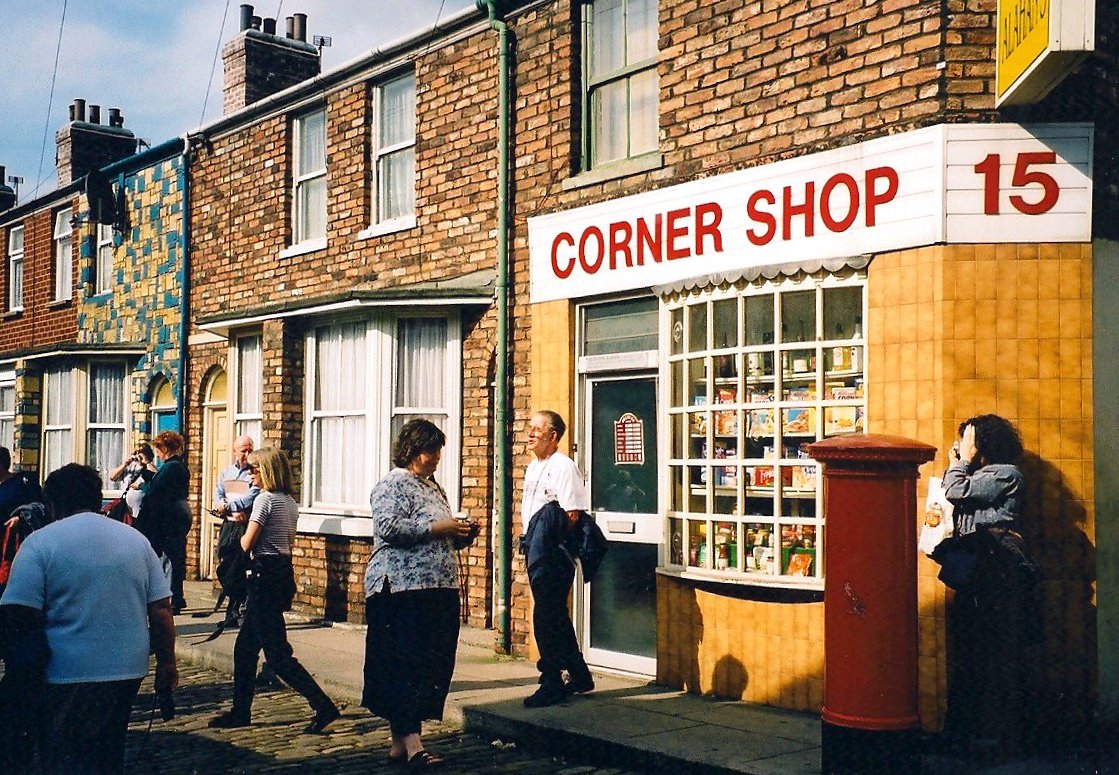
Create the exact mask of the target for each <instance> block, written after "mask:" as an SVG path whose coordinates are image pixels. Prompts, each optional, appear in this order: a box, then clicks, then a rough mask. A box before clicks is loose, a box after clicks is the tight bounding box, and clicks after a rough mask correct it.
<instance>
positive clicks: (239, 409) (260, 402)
mask: <svg viewBox="0 0 1119 775" xmlns="http://www.w3.org/2000/svg"><path fill="white" fill-rule="evenodd" d="M253 343H255V345H256V347H255V349H256V353H257V359H258V361H259V365H260V368H259V369H254V370H255V371H257V372H258V373H257V375H256V376H257V380H258V383H257V384H258V386H259V388H260V389H259V390H257V391H254V394H253V395H252V396H249V395H248V394H247V393H248V391H247V390H245V386H244V380H243V379H242V377H243V376H246V369H247V367H246V365H245V356H246V354H247V352H248V349H249V347H251V346H252V344H253ZM229 363H230V364H232V366H233V368H232V369H230V372H232V374H231V376H232V385H233V401H232V404H231V406H232V408H233V412H232V413H231V420H232V423H233V438H237V437H239V436H244V435H247V436H249V437H251V438H252V440H253V446H254V447H255V448H256V449H259V448H260V447H261V445H262V444H263V442H264V429H263V420H264V413H263V407H264V336H263V334H262V333H261V332H259V331H257V332H245V333H242V334H239V335H237V336H235V337H233V339H232V341H231V343H230V352H229ZM249 399H255V400H254V402H253V403H252V404H250V403H249ZM253 404H255V407H254V405H253Z"/></svg>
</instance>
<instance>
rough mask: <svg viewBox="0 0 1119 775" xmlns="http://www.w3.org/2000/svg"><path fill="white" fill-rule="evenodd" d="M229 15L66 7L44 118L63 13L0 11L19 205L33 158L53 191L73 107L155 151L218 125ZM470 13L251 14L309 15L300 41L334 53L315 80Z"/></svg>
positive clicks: (306, 2)
mask: <svg viewBox="0 0 1119 775" xmlns="http://www.w3.org/2000/svg"><path fill="white" fill-rule="evenodd" d="M238 5H239V4H238V3H235V2H232V1H229V2H227V1H226V0H193V1H192V2H189V3H164V2H151V1H150V0H104V1H103V2H89V0H71V1H70V2H69V4H68V5H67V8H66V23H65V27H64V29H63V38H62V48H61V51H60V53H59V59H58V72H57V77H56V82H55V88H54V99H53V104H52V105H51V110H50V115H49V118H48V116H47V104H48V98H49V94H50V87H51V77H52V73H53V72H54V59H55V50H56V47H57V45H58V32H59V23H60V20H61V17H62V7H63V3H62V2H61V0H51V1H47V0H43V1H42V2H34V3H8V4H5V13H4V16H5V40H6V41H8V42H9V44H11V43H13V42H14V41H18V48H17V49H14V50H13V49H9V51H12V52H13V53H12V56H14V58H15V59H17V60H18V62H19V67H18V68H17V67H12V66H10V65H9V66H5V67H4V68H2V70H0V94H3V95H4V101H5V105H4V108H5V110H4V120H3V123H2V124H0V164H5V165H7V166H8V172H9V174H16V175H22V176H24V177H25V178H26V181H27V182H26V183H25V184H24V186H23V187H22V188H21V193H20V198H21V200H26V199H27V198H28V195H29V194H30V191H31V189H32V188H33V183H32V180H33V179H34V178H36V173H37V172H38V170H39V160H40V155H42V159H43V162H42V176H41V178H40V180H41V181H42V188H41V189H40V192H42V191H46V190H49V189H50V188H52V187H53V186H54V183H55V172H54V133H55V131H57V130H58V129H59V128H60V127H62V126H63V124H64V123H65V122H66V121H67V118H68V114H67V106H68V105H69V104H70V102H72V101H73V100H74V99H75V98H82V99H85V100H86V101H87V102H88V103H90V104H97V105H101V106H103V108H109V107H119V108H121V110H122V112H123V113H124V117H125V127H126V128H129V129H131V130H132V131H133V132H135V133H136V135H137V137H140V138H143V139H144V140H146V141H147V142H149V143H151V144H152V145H155V144H156V143H160V142H163V141H165V140H169V139H171V138H173V137H175V136H178V135H180V134H182V133H183V132H185V131H187V130H190V129H193V128H195V127H197V126H198V125H199V124H200V123H205V122H209V121H212V120H214V119H216V118H218V117H219V116H220V115H221V103H222V64H221V57H220V53H219V55H218V57H217V61H216V64H215V58H214V54H215V48H216V47H217V46H218V45H219V41H220V44H221V45H224V43H225V42H226V41H228V40H229V39H230V38H232V37H233V36H234V35H235V34H236V33H237V25H238ZM473 5H474V2H473V0H374V1H373V2H370V1H369V0H294V1H292V0H269V2H267V3H257V4H256V7H255V13H256V14H257V15H260V16H276V14H277V11H278V12H279V16H280V17H281V18H280V19H279V22H278V25H277V27H278V29H279V30H280V31H281V33H282V31H283V29H284V22H283V18H282V17H284V16H290V15H291V14H293V13H296V12H299V13H306V14H307V17H308V19H307V28H308V29H307V34H308V37H310V36H311V35H328V36H330V37H331V38H332V43H333V45H332V46H331V47H330V48H327V49H324V51H323V70H324V71H328V70H331V69H334V68H336V67H338V66H339V65H341V64H343V63H345V62H349V61H351V60H352V59H354V58H356V57H358V56H361V55H362V54H365V53H367V52H368V51H370V50H371V49H374V48H376V47H377V46H378V45H380V44H383V43H386V42H389V41H391V40H395V39H397V38H400V37H403V36H405V35H408V34H411V33H413V32H417V31H419V30H421V29H424V28H426V27H429V26H431V25H432V24H434V23H435V21H436V16H437V14H438V15H439V18H442V19H446V18H448V17H450V16H452V15H454V14H457V13H459V12H461V11H462V10H463V9H465V8H468V7H472V6H473ZM223 15H224V22H223ZM211 72H212V73H213V80H212V83H211V84H210V91H209V96H208V97H207V94H206V88H207V83H208V82H209V81H210V79H211ZM203 105H205V106H206V110H205V113H203ZM102 115H103V118H102V121H104V120H106V119H105V118H104V113H103V114H102ZM44 129H45V130H46V138H45V144H44Z"/></svg>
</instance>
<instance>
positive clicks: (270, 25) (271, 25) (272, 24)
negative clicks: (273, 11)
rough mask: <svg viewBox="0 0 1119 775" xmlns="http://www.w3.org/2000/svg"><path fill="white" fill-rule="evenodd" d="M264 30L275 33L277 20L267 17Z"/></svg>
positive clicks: (270, 33) (269, 33)
mask: <svg viewBox="0 0 1119 775" xmlns="http://www.w3.org/2000/svg"><path fill="white" fill-rule="evenodd" d="M264 32H265V33H267V34H268V35H275V34H276V20H275V19H268V18H266V19H265V20H264Z"/></svg>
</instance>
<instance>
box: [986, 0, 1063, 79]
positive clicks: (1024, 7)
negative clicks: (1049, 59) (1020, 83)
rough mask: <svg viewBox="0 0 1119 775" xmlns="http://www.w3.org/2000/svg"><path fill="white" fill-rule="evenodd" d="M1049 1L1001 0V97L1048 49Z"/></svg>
mask: <svg viewBox="0 0 1119 775" xmlns="http://www.w3.org/2000/svg"><path fill="white" fill-rule="evenodd" d="M1051 18H1052V14H1051V13H1050V8H1049V0H999V6H998V54H997V58H998V93H999V94H1003V93H1004V92H1006V90H1007V89H1009V88H1010V86H1011V85H1012V84H1013V83H1014V82H1015V81H1017V80H1018V79H1019V78H1020V77H1021V76H1022V74H1023V73H1025V72H1026V71H1027V70H1028V69H1029V67H1030V65H1032V64H1033V63H1034V62H1035V61H1037V58H1038V57H1040V56H1041V55H1042V54H1044V53H1045V50H1046V49H1047V48H1049V25H1050V20H1051Z"/></svg>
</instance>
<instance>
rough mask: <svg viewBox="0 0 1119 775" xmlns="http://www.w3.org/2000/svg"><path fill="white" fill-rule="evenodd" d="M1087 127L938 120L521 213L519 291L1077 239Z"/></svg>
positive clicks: (543, 295)
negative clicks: (616, 195)
mask: <svg viewBox="0 0 1119 775" xmlns="http://www.w3.org/2000/svg"><path fill="white" fill-rule="evenodd" d="M1092 138H1093V133H1092V127H1091V125H1090V124H1038V125H1029V126H1026V125H1021V124H982V125H980V124H975V125H969V124H948V125H940V126H934V127H928V128H925V129H919V130H916V131H913V132H906V133H904V134H899V135H893V136H890V137H882V138H878V139H875V140H869V141H867V142H864V143H858V144H856V145H851V146H847V147H844V148H837V149H835V150H832V151H825V152H823V153H817V154H811V155H808V156H802V157H799V158H796V159H788V160H786V161H780V162H776V163H774V164H767V165H764V166H761V167H754V168H751V169H745V170H740V171H738V172H732V173H728V174H726V175H719V176H717V177H713V178H706V179H703V180H695V181H690V182H688V183H681V184H679V185H676V186H669V187H667V188H662V189H659V190H656V191H649V192H647V193H643V194H634V195H632V196H627V197H622V198H620V199H614V200H610V201H607V202H600V203H597V204H593V205H587V206H585V207H578V208H575V209H573V210H566V211H563V212H558V213H552V214H549V215H541V216H536V217H533V218H529V220H528V237H529V275H530V284H531V293H530V295H531V301H532V302H533V303H536V302H541V301H552V300H555V299H572V298H579V297H583V296H590V295H594V294H601V293H611V292H616V291H624V290H632V289H636V288H648V287H650V286H654V285H662V284H666V283H671V282H676V281H679V280H684V279H688V278H691V277H698V276H702V275H706V274H720V273H725V272H731V271H734V270H738V269H747V268H750V267H754V266H765V265H769V264H778V263H782V262H785V261H805V260H812V259H826V258H840V257H846V256H855V255H860V254H864V253H878V252H883V251H889V250H902V249H905V248H912V247H919V246H921V245H930V244H935V243H942V242H947V243H990V242H1088V241H1089V240H1091V235H1092V177H1091V175H1092Z"/></svg>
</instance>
